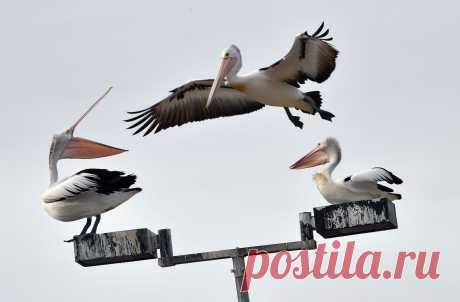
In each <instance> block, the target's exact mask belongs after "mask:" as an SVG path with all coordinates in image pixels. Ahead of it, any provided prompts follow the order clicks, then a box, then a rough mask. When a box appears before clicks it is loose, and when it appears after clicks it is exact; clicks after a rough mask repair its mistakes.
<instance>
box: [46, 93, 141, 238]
mask: <svg viewBox="0 0 460 302" xmlns="http://www.w3.org/2000/svg"><path fill="white" fill-rule="evenodd" d="M110 89H111V88H110ZM110 89H109V90H107V92H106V93H105V94H104V95H103V96H101V97H100V98H99V99H98V100H97V101H96V102H95V103H94V104H93V105H92V106H91V107H90V108H89V109H88V110H87V111H86V112H85V113H84V114H83V115H82V116H81V117H80V118H79V119H78V120H77V122H76V123H75V124H74V125H73V126H72V127H70V128H69V129H67V130H66V131H64V132H62V133H60V134H56V135H54V136H53V141H52V143H51V148H50V155H49V168H50V186H49V188H48V190H46V192H44V193H43V195H42V205H43V207H44V209H45V211H46V212H47V213H48V214H49V215H50V216H51V217H53V218H55V219H57V220H60V221H74V220H79V219H82V218H86V224H85V226H84V227H83V230H82V231H81V233H80V235H84V234H86V232H87V230H88V228H89V227H90V226H91V220H92V217H93V216H94V217H95V218H96V221H95V223H94V225H93V228H92V229H91V234H95V233H96V230H97V227H98V225H99V222H100V220H101V214H102V213H104V212H107V211H109V210H111V209H113V208H116V207H117V206H119V205H120V204H122V203H123V202H125V201H127V200H128V199H130V198H131V197H133V196H134V195H135V194H137V193H139V192H140V191H141V189H140V188H130V187H131V185H133V184H134V183H135V182H136V176H135V175H125V173H124V172H120V171H109V170H105V169H86V170H82V171H80V172H78V173H76V174H74V175H72V176H70V177H66V178H63V179H62V180H60V181H58V170H57V162H58V161H59V160H60V159H64V158H79V159H88V158H98V157H105V156H112V155H117V154H120V153H122V152H125V151H127V150H123V149H119V148H115V147H111V146H108V145H104V144H101V143H97V142H94V141H91V140H88V139H85V138H80V137H75V136H74V135H73V134H74V131H75V128H76V127H77V126H78V124H79V123H80V122H81V121H82V120H83V119H84V118H85V116H86V115H87V114H88V113H89V112H90V111H91V110H92V109H93V108H94V107H95V106H96V105H97V104H98V103H99V102H100V101H101V100H102V99H103V98H104V97H105V96H106V95H107V94H108V93H109V91H110ZM70 241H73V239H72V240H67V241H66V242H70Z"/></svg>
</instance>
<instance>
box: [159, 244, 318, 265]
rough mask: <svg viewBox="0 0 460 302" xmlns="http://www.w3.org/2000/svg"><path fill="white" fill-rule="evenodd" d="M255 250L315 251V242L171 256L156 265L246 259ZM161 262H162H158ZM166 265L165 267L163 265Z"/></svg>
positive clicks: (272, 251) (273, 251)
mask: <svg viewBox="0 0 460 302" xmlns="http://www.w3.org/2000/svg"><path fill="white" fill-rule="evenodd" d="M252 249H256V250H259V251H266V252H267V253H276V252H279V251H298V250H313V249H316V241H315V240H308V241H295V242H286V243H276V244H267V245H257V246H250V247H244V248H235V249H228V250H220V251H213V252H204V253H196V254H186V255H179V256H172V257H168V258H165V259H162V258H160V259H158V260H159V261H158V265H160V266H172V265H176V264H185V263H192V262H202V261H211V260H221V259H226V258H234V257H238V256H241V257H246V256H247V255H248V254H249V250H252ZM160 260H162V261H160ZM166 263H167V264H168V265H165V264H166Z"/></svg>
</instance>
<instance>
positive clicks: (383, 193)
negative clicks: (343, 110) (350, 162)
mask: <svg viewBox="0 0 460 302" xmlns="http://www.w3.org/2000/svg"><path fill="white" fill-rule="evenodd" d="M341 158H342V152H341V149H340V145H339V142H338V141H337V140H336V139H335V138H332V137H329V138H327V139H326V140H325V141H323V142H321V143H319V144H318V145H317V146H316V148H315V149H313V150H312V151H311V152H309V153H308V154H307V155H305V156H304V157H302V158H301V159H300V160H298V161H297V162H296V163H294V164H293V165H292V166H291V169H304V168H311V167H316V166H319V165H324V164H326V166H325V168H324V169H323V171H321V172H319V173H316V174H315V175H314V176H313V179H314V180H315V182H316V186H317V187H318V190H319V191H320V192H321V194H322V195H323V197H324V198H325V199H326V200H327V201H328V202H330V203H332V204H336V203H342V202H349V201H359V200H380V199H382V198H386V199H388V200H391V201H393V200H396V199H401V194H397V193H393V189H392V188H389V187H386V186H384V185H381V184H380V183H379V182H382V181H383V182H386V183H388V184H397V185H399V184H402V182H403V181H402V180H401V179H400V178H399V177H397V176H396V175H394V174H393V173H391V172H390V171H388V170H386V169H384V168H380V167H375V168H372V169H369V170H366V171H362V172H358V173H355V174H352V175H350V176H347V177H345V178H338V179H336V180H332V177H331V175H332V172H333V171H334V169H335V168H336V167H337V165H338V164H339V163H340V160H341Z"/></svg>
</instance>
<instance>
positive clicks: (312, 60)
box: [126, 23, 338, 136]
mask: <svg viewBox="0 0 460 302" xmlns="http://www.w3.org/2000/svg"><path fill="white" fill-rule="evenodd" d="M323 29H324V23H322V24H321V26H320V27H319V28H318V29H317V30H316V31H315V32H314V33H313V34H312V35H310V34H309V33H308V32H304V33H301V34H299V35H298V36H297V37H296V38H295V40H294V44H293V45H292V47H291V49H290V50H289V52H288V53H287V55H286V56H284V57H283V58H282V59H281V60H278V61H277V62H276V63H274V64H272V65H270V66H268V67H265V68H261V69H259V70H258V71H256V72H253V73H251V74H248V75H239V74H238V72H239V71H240V69H241V67H242V65H243V63H242V57H241V52H240V50H239V48H238V47H236V46H235V45H231V46H230V47H229V48H227V49H226V50H225V51H224V52H223V55H222V62H221V65H220V67H219V71H218V73H217V76H216V78H215V79H214V80H212V79H210V80H196V81H191V82H189V83H187V84H185V85H182V86H180V87H177V88H175V89H173V90H171V91H170V92H171V94H170V95H169V96H168V97H166V98H165V99H164V100H162V101H160V102H158V103H156V104H154V105H152V106H151V107H149V108H146V109H144V110H140V111H134V112H129V113H130V114H134V115H135V116H134V117H132V118H130V119H127V120H126V122H132V123H133V124H132V125H131V126H130V127H129V128H128V129H133V128H137V129H136V131H135V132H134V134H137V133H140V132H142V131H144V130H145V132H144V136H145V135H148V134H149V133H151V132H152V131H154V133H157V132H160V131H161V130H164V129H167V128H170V127H174V126H181V125H183V124H185V123H189V122H196V121H202V120H207V119H213V118H218V117H224V116H232V115H239V114H245V113H250V112H253V111H256V110H259V109H261V108H262V107H264V106H265V105H269V106H277V107H283V108H284V110H285V111H286V114H287V116H288V118H289V120H290V121H291V122H292V123H293V124H294V125H295V126H296V127H299V128H302V127H303V123H302V122H301V121H300V118H299V117H298V116H294V115H293V114H292V113H291V111H290V108H295V109H298V110H301V111H302V112H305V113H309V114H316V113H318V114H319V115H320V116H321V118H322V119H325V120H328V121H331V120H332V118H333V117H334V115H333V114H332V113H330V112H328V111H325V110H323V109H321V107H322V98H321V94H320V93H319V91H309V92H305V93H304V92H302V91H301V90H299V89H298V88H299V87H300V85H301V84H304V83H305V81H307V80H311V81H314V82H317V83H322V82H324V81H325V80H327V79H328V78H329V76H330V75H331V73H332V72H333V71H334V69H335V64H336V62H335V61H336V58H337V54H338V51H337V50H336V49H335V48H334V47H333V46H332V45H331V44H329V43H328V41H330V40H332V38H328V37H327V35H328V34H329V30H328V29H327V30H325V31H323Z"/></svg>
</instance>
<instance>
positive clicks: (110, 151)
mask: <svg viewBox="0 0 460 302" xmlns="http://www.w3.org/2000/svg"><path fill="white" fill-rule="evenodd" d="M110 90H112V87H110V88H109V89H108V90H107V91H106V92H105V93H104V94H103V95H102V96H101V97H100V98H98V99H97V100H96V101H95V102H94V104H93V105H91V107H89V109H88V110H86V112H85V113H83V114H82V115H81V116H80V118H79V119H78V120H77V122H76V123H75V124H73V125H72V126H71V127H70V128H69V129H67V130H66V131H65V132H64V133H65V134H67V135H70V139H69V140H68V142H67V144H66V145H65V147H64V150H63V152H62V154H61V156H60V158H75V159H89V158H99V157H106V156H112V155H117V154H120V153H123V152H126V151H127V150H124V149H120V148H116V147H112V146H108V145H105V144H102V143H98V142H95V141H92V140H89V139H86V138H81V137H74V136H73V133H74V131H75V128H76V127H77V126H78V125H79V124H80V122H81V121H82V120H83V119H84V118H85V117H86V116H87V115H88V113H90V112H91V111H92V110H93V109H94V107H96V105H97V104H99V102H100V101H101V100H102V99H103V98H104V97H105V96H106V95H107V94H108V93H109V92H110Z"/></svg>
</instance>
